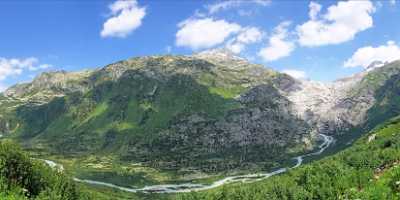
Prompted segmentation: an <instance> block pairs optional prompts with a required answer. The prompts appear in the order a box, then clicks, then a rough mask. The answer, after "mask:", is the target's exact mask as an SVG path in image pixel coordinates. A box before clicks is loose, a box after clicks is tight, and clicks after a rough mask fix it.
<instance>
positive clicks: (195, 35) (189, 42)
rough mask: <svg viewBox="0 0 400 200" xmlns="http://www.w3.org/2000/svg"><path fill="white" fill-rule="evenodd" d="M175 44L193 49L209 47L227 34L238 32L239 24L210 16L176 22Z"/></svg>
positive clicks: (219, 41) (223, 38)
mask: <svg viewBox="0 0 400 200" xmlns="http://www.w3.org/2000/svg"><path fill="white" fill-rule="evenodd" d="M178 27H179V30H178V32H177V33H176V35H175V36H176V42H175V43H176V45H177V46H182V47H183V46H184V47H190V48H191V49H193V50H197V49H202V48H210V47H213V46H215V45H218V44H221V43H223V42H224V41H225V40H226V39H227V38H228V37H229V36H231V35H232V34H234V33H238V32H239V31H240V30H241V29H242V28H241V26H240V25H239V24H236V23H229V22H227V21H225V20H214V19H212V18H204V19H188V20H185V21H183V22H181V23H179V24H178Z"/></svg>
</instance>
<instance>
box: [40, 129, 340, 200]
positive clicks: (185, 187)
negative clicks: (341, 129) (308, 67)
mask: <svg viewBox="0 0 400 200" xmlns="http://www.w3.org/2000/svg"><path fill="white" fill-rule="evenodd" d="M319 137H321V138H322V139H323V142H322V143H321V144H320V145H319V146H318V151H315V152H312V153H308V154H304V155H301V156H297V157H294V158H293V159H294V160H296V164H295V165H294V166H293V167H290V168H280V169H277V170H275V171H272V172H269V173H256V174H246V175H237V176H228V177H226V178H223V179H221V180H217V181H215V182H213V183H212V184H209V185H206V184H193V183H180V184H162V185H150V186H145V187H142V188H127V187H122V186H118V185H114V184H112V183H106V182H101V181H94V180H87V179H79V178H74V180H75V181H77V182H82V183H87V184H91V185H100V186H105V187H110V188H115V189H119V190H121V191H125V192H133V193H136V192H143V193H184V192H193V191H202V190H209V189H212V188H216V187H219V186H222V185H225V184H228V183H236V182H242V183H250V182H256V181H260V180H264V179H267V178H269V177H272V176H274V175H277V174H281V173H284V172H286V171H288V170H289V169H294V168H297V167H299V166H301V165H302V164H303V160H304V158H305V157H310V156H315V155H320V154H321V153H323V152H324V151H325V150H326V149H327V148H328V147H329V146H330V145H331V144H332V142H333V141H334V139H333V137H331V136H327V135H324V134H319ZM44 161H45V162H46V164H48V165H49V166H50V167H52V168H57V169H59V170H64V168H63V166H62V165H60V164H57V163H55V162H54V161H50V160H44Z"/></svg>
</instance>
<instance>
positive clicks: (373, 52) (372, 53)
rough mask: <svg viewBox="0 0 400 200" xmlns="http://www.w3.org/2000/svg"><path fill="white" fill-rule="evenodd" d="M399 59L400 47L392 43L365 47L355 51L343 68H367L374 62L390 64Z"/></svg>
mask: <svg viewBox="0 0 400 200" xmlns="http://www.w3.org/2000/svg"><path fill="white" fill-rule="evenodd" d="M398 59H400V47H399V46H398V45H397V44H396V43H395V42H393V41H388V42H387V43H386V45H381V46H378V47H372V46H366V47H362V48H359V49H357V51H356V52H355V53H354V54H353V56H352V57H351V58H349V59H348V60H347V61H346V62H345V63H344V66H345V67H359V66H361V67H364V68H366V67H368V66H369V65H370V64H371V63H372V62H374V61H382V62H391V61H394V60H398Z"/></svg>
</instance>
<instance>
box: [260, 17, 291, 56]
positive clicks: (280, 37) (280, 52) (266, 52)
mask: <svg viewBox="0 0 400 200" xmlns="http://www.w3.org/2000/svg"><path fill="white" fill-rule="evenodd" d="M289 25H290V22H288V21H285V22H282V23H281V24H279V25H278V26H277V27H275V30H274V33H273V34H272V35H271V36H270V38H269V41H268V45H267V46H266V47H264V48H262V49H261V50H260V51H259V52H258V55H259V56H260V57H262V58H263V59H264V60H266V61H274V60H278V59H280V58H283V57H286V56H289V55H290V53H291V52H292V51H293V50H294V48H295V45H294V42H293V41H290V40H289V39H288V31H287V28H288V26H289Z"/></svg>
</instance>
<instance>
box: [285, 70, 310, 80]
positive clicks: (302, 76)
mask: <svg viewBox="0 0 400 200" xmlns="http://www.w3.org/2000/svg"><path fill="white" fill-rule="evenodd" d="M282 72H283V73H285V74H288V75H289V76H291V77H294V78H296V79H306V78H307V74H306V72H304V71H301V70H296V69H285V70H283V71H282Z"/></svg>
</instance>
